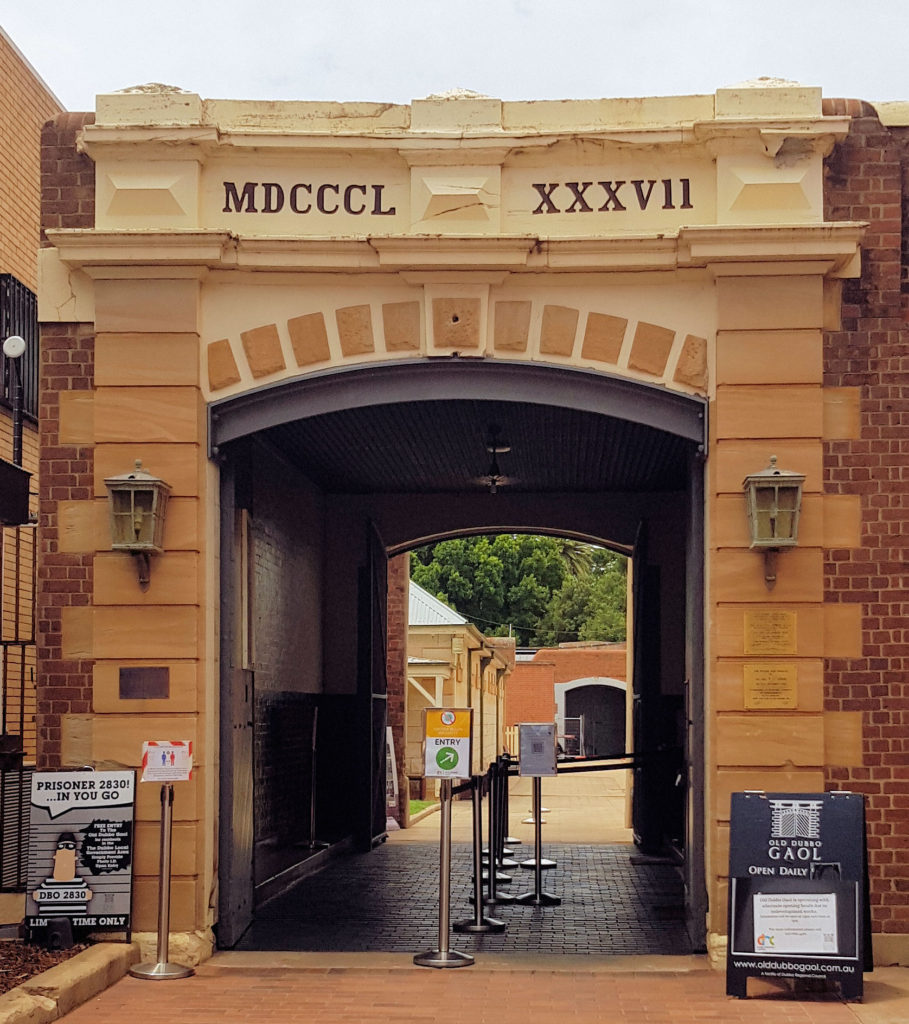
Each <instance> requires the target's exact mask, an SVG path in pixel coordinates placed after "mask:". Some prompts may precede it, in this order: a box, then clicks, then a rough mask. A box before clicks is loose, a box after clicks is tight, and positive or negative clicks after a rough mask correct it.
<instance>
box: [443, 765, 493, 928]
mask: <svg viewBox="0 0 909 1024" xmlns="http://www.w3.org/2000/svg"><path fill="white" fill-rule="evenodd" d="M481 779H482V776H480V775H475V776H474V777H473V779H472V782H473V792H472V794H471V799H472V800H473V904H474V908H475V910H474V916H473V917H472V918H468V919H466V920H464V921H456V922H455V924H454V925H453V927H454V930H455V931H456V932H462V933H463V932H467V933H480V934H482V933H485V932H504V931H505V922H504V921H499V920H498V919H497V918H494V917H487V916H486V915H484V913H483V877H482V874H483V866H482V860H483V857H482V849H483V794H482V792H481Z"/></svg>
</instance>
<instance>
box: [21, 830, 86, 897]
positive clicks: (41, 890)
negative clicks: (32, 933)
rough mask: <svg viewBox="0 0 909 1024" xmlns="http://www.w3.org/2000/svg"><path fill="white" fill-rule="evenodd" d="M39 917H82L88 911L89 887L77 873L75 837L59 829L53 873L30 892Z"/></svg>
mask: <svg viewBox="0 0 909 1024" xmlns="http://www.w3.org/2000/svg"><path fill="white" fill-rule="evenodd" d="M32 896H33V897H34V899H35V902H36V903H37V904H38V907H39V908H40V913H41V916H42V917H81V916H82V915H83V914H85V913H86V912H87V911H88V902H89V900H90V899H91V898H92V891H91V889H89V887H88V884H87V883H86V881H85V879H84V878H80V877H79V876H78V875H77V874H76V837H75V836H74V835H73V833H72V832H61V833H60V835H59V836H58V837H57V849H56V852H55V853H54V873H53V876H52V877H50V878H46V879H45V880H44V881H43V882H42V883H41V885H40V886H38V888H37V889H36V890H35V891H34V892H33V893H32Z"/></svg>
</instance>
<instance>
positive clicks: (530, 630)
mask: <svg viewBox="0 0 909 1024" xmlns="http://www.w3.org/2000/svg"><path fill="white" fill-rule="evenodd" d="M411 576H412V577H413V579H414V580H415V581H416V582H417V583H418V584H419V585H420V586H421V587H424V588H425V589H426V590H428V591H429V592H430V593H431V594H434V595H435V596H436V597H438V598H439V599H440V600H442V601H445V602H446V603H447V604H449V605H451V606H452V607H453V608H455V609H457V611H459V612H460V613H461V614H462V615H463V616H465V618H467V619H469V620H470V621H471V622H473V623H474V624H475V625H477V626H478V627H479V628H480V629H482V630H483V632H484V633H486V634H487V635H488V636H508V635H509V633H512V634H513V635H514V636H515V638H516V641H517V643H518V645H519V646H521V647H526V646H531V645H533V646H542V645H554V644H557V643H560V642H564V641H569V640H617V639H623V638H624V635H625V559H624V557H623V556H621V555H617V554H616V553H614V552H611V551H608V550H607V549H605V548H599V547H594V546H593V545H589V544H583V543H581V542H580V541H575V540H566V539H564V538H556V537H540V536H533V535H527V534H517V535H515V534H499V535H497V536H481V537H459V538H456V539H453V540H446V541H440V542H439V543H438V544H431V545H427V546H426V547H423V548H418V549H417V550H415V551H414V552H413V553H412V557H411Z"/></svg>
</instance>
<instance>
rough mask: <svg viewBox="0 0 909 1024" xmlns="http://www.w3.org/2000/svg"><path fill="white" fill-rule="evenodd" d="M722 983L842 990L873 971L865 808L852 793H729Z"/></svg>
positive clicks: (856, 986) (731, 988)
mask: <svg viewBox="0 0 909 1024" xmlns="http://www.w3.org/2000/svg"><path fill="white" fill-rule="evenodd" d="M729 827H730V833H729V843H730V845H729V933H728V934H729V947H728V955H727V965H726V966H727V972H726V991H727V993H728V994H729V995H735V996H744V995H745V994H746V993H745V986H746V982H747V979H748V978H749V977H758V978H826V979H828V980H829V981H837V982H839V984H840V987H841V990H842V993H843V995H844V996H845V997H846V998H857V997H859V996H861V994H862V971H863V970H870V969H871V937H870V929H869V927H868V911H867V892H866V878H867V866H866V860H867V858H866V853H865V806H864V800H863V798H862V796H861V795H859V794H857V793H807V794H794V793H758V792H754V793H733V794H732V807H731V812H730V820H729Z"/></svg>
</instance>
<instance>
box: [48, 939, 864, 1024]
mask: <svg viewBox="0 0 909 1024" xmlns="http://www.w3.org/2000/svg"><path fill="white" fill-rule="evenodd" d="M234 955H235V954H220V955H218V956H216V957H215V958H214V959H213V960H211V961H209V962H208V963H207V964H204V965H203V966H202V967H200V968H199V970H198V973H197V974H196V975H195V976H194V977H192V978H188V979H186V980H181V981H166V982H148V981H141V980H137V979H133V978H124V979H123V980H122V981H120V982H118V983H117V984H116V985H114V986H113V988H111V989H109V990H108V991H107V992H104V993H102V994H101V995H100V996H98V997H96V998H95V999H92V1000H90V1001H89V1002H88V1003H85V1004H84V1005H83V1006H81V1007H79V1008H78V1009H76V1010H74V1011H72V1012H71V1013H69V1014H67V1015H66V1016H65V1017H64V1018H62V1019H63V1020H64V1021H65V1022H66V1024H124V1022H127V1021H136V1022H137V1024H138V1022H141V1024H231V1022H239V1021H242V1022H244V1024H247V1022H256V1024H259V1022H268V1024H303V1022H306V1024H311V1022H314V1021H318V1022H319V1024H341V1022H344V1024H350V1022H366V1021H370V1020H381V1021H390V1022H392V1021H393V1022H396V1024H441V1022H445V1021H449V1020H450V1021H458V1022H472V1024H486V1022H490V1024H528V1022H533V1021H538V1022H542V1024H554V1022H559V1024H563V1022H564V1024H613V1022H614V1024H669V1022H671V1024H707V1022H722V1024H740V1022H741V1024H761V1022H768V1024H771V1022H772V1024H856V1021H857V1020H858V1019H859V1018H858V1017H857V1016H856V1015H855V1014H854V1012H853V1008H852V1007H851V1006H847V1005H845V1004H843V1003H840V1002H839V1001H838V1000H836V999H835V997H833V996H831V995H824V996H818V995H810V994H807V995H801V996H800V997H799V998H798V999H794V998H793V997H792V995H791V994H789V993H782V992H775V993H769V992H765V993H764V994H763V995H761V996H759V997H756V998H750V999H747V1000H738V999H730V998H728V997H727V996H726V995H725V994H724V978H723V975H722V974H720V973H715V972H708V971H692V972H689V973H649V972H648V973H641V972H628V973H612V972H607V971H598V970H594V969H589V970H582V969H578V968H572V969H569V970H547V969H546V968H545V967H542V966H541V965H540V964H539V963H537V964H536V965H535V966H534V967H532V968H531V969H528V968H527V967H526V965H525V966H524V968H523V969H521V968H518V969H495V968H483V967H481V966H480V965H479V964H477V965H475V966H473V967H464V968H458V969H456V970H447V971H438V970H431V969H427V968H423V969H421V968H416V967H412V966H408V965H407V963H406V960H400V961H399V963H398V964H395V965H388V964H386V963H384V962H383V963H381V965H377V966H376V967H375V968H370V967H368V966H365V967H360V966H349V967H321V968H319V967H314V968H296V969H295V968H293V967H274V968H266V967H262V966H258V965H257V966H253V967H249V966H247V967H243V966H240V967H230V966H221V963H222V960H223V958H225V957H231V956H234ZM241 956H242V954H241ZM369 956H370V955H361V956H360V958H359V959H360V960H363V961H368V960H369ZM373 956H376V955H373ZM378 959H379V960H382V959H383V958H381V957H379V958H378Z"/></svg>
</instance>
